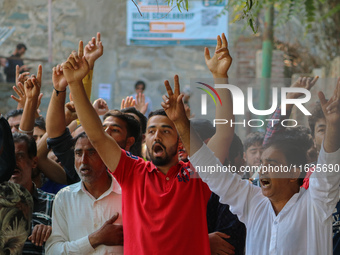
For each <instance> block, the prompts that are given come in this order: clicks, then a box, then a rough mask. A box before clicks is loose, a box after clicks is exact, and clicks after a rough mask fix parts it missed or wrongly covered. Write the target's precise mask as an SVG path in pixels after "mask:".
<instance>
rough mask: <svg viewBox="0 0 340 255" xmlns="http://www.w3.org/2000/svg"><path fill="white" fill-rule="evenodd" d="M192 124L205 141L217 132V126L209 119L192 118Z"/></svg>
mask: <svg viewBox="0 0 340 255" xmlns="http://www.w3.org/2000/svg"><path fill="white" fill-rule="evenodd" d="M190 125H192V127H193V128H194V129H195V131H196V132H197V134H198V135H199V136H200V138H201V139H202V140H203V141H205V140H207V139H209V138H211V137H212V136H213V135H214V134H215V132H216V128H215V127H214V126H213V124H212V123H211V121H210V120H207V119H191V120H190Z"/></svg>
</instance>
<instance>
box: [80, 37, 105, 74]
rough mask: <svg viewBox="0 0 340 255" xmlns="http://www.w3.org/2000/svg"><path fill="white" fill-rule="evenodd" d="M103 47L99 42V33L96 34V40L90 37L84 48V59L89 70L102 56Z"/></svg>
mask: <svg viewBox="0 0 340 255" xmlns="http://www.w3.org/2000/svg"><path fill="white" fill-rule="evenodd" d="M103 51H104V47H103V44H102V42H101V40H100V33H99V32H98V33H97V38H94V37H92V39H91V41H89V43H88V44H87V45H86V46H85V49H84V52H85V58H86V60H87V62H88V63H89V66H90V69H91V70H92V69H93V67H94V62H95V61H96V60H97V59H98V58H99V57H100V56H102V55H103Z"/></svg>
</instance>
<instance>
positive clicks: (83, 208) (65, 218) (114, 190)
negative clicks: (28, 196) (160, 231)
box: [46, 174, 123, 255]
mask: <svg viewBox="0 0 340 255" xmlns="http://www.w3.org/2000/svg"><path fill="white" fill-rule="evenodd" d="M109 176H111V178H112V183H111V186H110V188H109V189H108V190H107V191H106V192H104V193H103V194H102V195H101V196H100V197H99V198H98V199H95V198H94V197H93V196H92V195H91V194H90V193H89V192H88V191H87V190H86V189H85V187H84V184H83V183H82V182H78V183H75V184H73V185H70V186H68V187H65V188H63V189H62V190H60V191H59V192H58V194H57V195H56V197H55V200H54V204H53V212H52V234H51V236H50V237H49V239H48V240H47V242H46V254H51V255H54V254H79V255H87V254H101V255H102V254H120V255H122V254H123V246H104V245H99V246H98V247H97V248H96V249H93V247H92V246H91V244H90V241H89V238H88V236H89V235H90V234H92V233H93V232H95V231H96V230H98V229H99V228H101V226H102V225H103V224H104V223H105V222H106V221H107V220H109V219H110V218H111V217H112V216H113V215H114V214H115V213H116V212H119V218H118V219H117V221H116V222H115V223H117V224H123V223H122V222H123V221H122V197H121V189H120V186H119V184H118V182H117V181H116V179H115V178H113V177H112V175H111V174H109Z"/></svg>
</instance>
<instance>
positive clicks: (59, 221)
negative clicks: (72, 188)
mask: <svg viewBox="0 0 340 255" xmlns="http://www.w3.org/2000/svg"><path fill="white" fill-rule="evenodd" d="M62 195H63V194H62V193H61V194H57V196H56V198H55V200H54V204H53V211H52V233H51V235H50V237H49V238H48V239H47V241H46V245H45V247H46V248H45V249H46V254H47V255H48V254H65V255H66V254H74V255H76V254H79V255H86V254H90V253H92V252H93V251H94V248H93V247H92V246H91V244H90V241H89V238H88V236H84V237H83V238H80V239H78V240H76V241H69V237H68V236H69V235H68V233H67V230H68V224H72V222H67V217H66V216H65V214H64V211H63V203H62V201H63V198H62Z"/></svg>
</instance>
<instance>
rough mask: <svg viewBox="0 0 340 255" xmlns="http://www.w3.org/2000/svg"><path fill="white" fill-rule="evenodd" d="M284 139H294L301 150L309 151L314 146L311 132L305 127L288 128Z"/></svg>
mask: <svg viewBox="0 0 340 255" xmlns="http://www.w3.org/2000/svg"><path fill="white" fill-rule="evenodd" d="M281 135H282V136H283V138H284V139H293V140H294V142H295V144H297V145H299V147H301V149H303V150H305V151H306V153H307V151H308V150H309V149H310V148H311V147H313V146H314V141H313V138H312V137H311V131H310V129H309V128H308V127H305V126H296V127H288V128H286V129H285V131H284V132H283V133H282V134H281Z"/></svg>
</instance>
